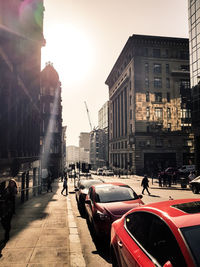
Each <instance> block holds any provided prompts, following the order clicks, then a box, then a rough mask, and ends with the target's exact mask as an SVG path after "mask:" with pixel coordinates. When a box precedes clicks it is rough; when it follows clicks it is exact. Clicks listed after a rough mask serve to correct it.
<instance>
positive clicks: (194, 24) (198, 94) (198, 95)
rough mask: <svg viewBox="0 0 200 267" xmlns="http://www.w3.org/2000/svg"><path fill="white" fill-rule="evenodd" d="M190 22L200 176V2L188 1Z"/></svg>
mask: <svg viewBox="0 0 200 267" xmlns="http://www.w3.org/2000/svg"><path fill="white" fill-rule="evenodd" d="M188 20H189V23H188V24H189V40H190V81H191V88H192V89H191V92H192V126H193V131H194V140H195V164H196V169H197V172H198V174H200V0H188Z"/></svg>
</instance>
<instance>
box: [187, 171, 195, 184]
mask: <svg viewBox="0 0 200 267" xmlns="http://www.w3.org/2000/svg"><path fill="white" fill-rule="evenodd" d="M194 178H196V175H195V173H194V172H190V174H189V175H188V180H189V182H191V181H192V180H194Z"/></svg>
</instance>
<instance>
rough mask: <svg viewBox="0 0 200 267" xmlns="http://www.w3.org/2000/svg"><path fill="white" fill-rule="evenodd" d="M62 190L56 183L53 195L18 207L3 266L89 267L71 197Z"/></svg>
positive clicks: (2, 259) (47, 194) (34, 199)
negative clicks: (81, 243)
mask: <svg viewBox="0 0 200 267" xmlns="http://www.w3.org/2000/svg"><path fill="white" fill-rule="evenodd" d="M61 189H62V183H59V182H58V181H55V183H54V184H53V192H52V193H43V194H41V195H40V196H38V197H35V198H33V199H31V200H29V201H27V202H26V203H24V204H22V205H20V206H19V207H18V209H17V211H16V215H15V216H14V217H13V219H12V229H11V235H10V240H9V241H8V242H7V244H6V246H5V247H4V248H3V249H2V251H1V254H2V256H1V258H0V266H3V267H14V266H15V267H25V266H26V267H36V266H37V267H38V266H40V267H43V266H48V267H53V266H56V267H57V266H59V267H62V266H85V262H84V259H83V257H82V251H81V247H80V240H79V236H78V231H77V228H76V223H75V221H74V218H73V212H72V210H71V202H70V196H69V195H68V196H67V197H66V196H63V195H61V193H60V192H61ZM0 234H1V236H2V232H1V233H0ZM78 257H79V258H78Z"/></svg>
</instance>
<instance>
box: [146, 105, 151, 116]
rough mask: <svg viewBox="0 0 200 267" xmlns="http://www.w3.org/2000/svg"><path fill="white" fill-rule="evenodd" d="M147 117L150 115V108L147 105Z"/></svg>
mask: <svg viewBox="0 0 200 267" xmlns="http://www.w3.org/2000/svg"><path fill="white" fill-rule="evenodd" d="M146 117H147V118H149V117H150V108H149V107H147V109H146Z"/></svg>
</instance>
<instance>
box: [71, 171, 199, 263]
mask: <svg viewBox="0 0 200 267" xmlns="http://www.w3.org/2000/svg"><path fill="white" fill-rule="evenodd" d="M97 177H98V178H101V179H102V178H103V179H104V181H105V182H113V181H115V182H116V181H117V182H122V183H125V184H128V185H129V186H131V187H132V188H133V189H134V190H135V192H136V193H137V194H141V192H142V187H141V179H142V177H141V176H132V177H130V176H129V177H127V176H124V177H120V178H119V177H117V176H115V177H102V176H94V178H97ZM149 181H150V183H149V186H150V187H149V191H150V193H151V195H150V196H149V195H148V194H147V193H146V192H145V195H143V198H142V200H143V202H144V203H145V204H148V203H152V202H159V201H165V200H169V198H170V197H171V198H173V199H181V198H200V194H198V195H194V194H193V193H192V191H191V190H190V189H189V188H186V189H182V188H181V186H180V184H178V185H172V187H171V188H169V187H165V188H164V187H163V188H160V187H159V186H158V182H157V180H154V181H153V183H152V179H149ZM70 183H71V185H72V184H73V183H72V182H70ZM70 199H71V205H72V209H73V213H74V217H75V220H76V223H77V227H78V232H79V236H80V242H81V247H82V252H83V257H84V259H85V262H86V266H87V267H93V266H95V267H102V266H104V267H107V266H111V263H110V260H109V247H108V246H107V244H106V242H105V243H103V244H101V245H100V247H96V246H95V243H94V242H93V239H92V236H91V234H90V231H89V228H88V226H87V222H86V220H85V219H84V218H82V217H81V216H80V214H79V211H78V209H77V205H76V199H75V192H72V190H71V192H70Z"/></svg>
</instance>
